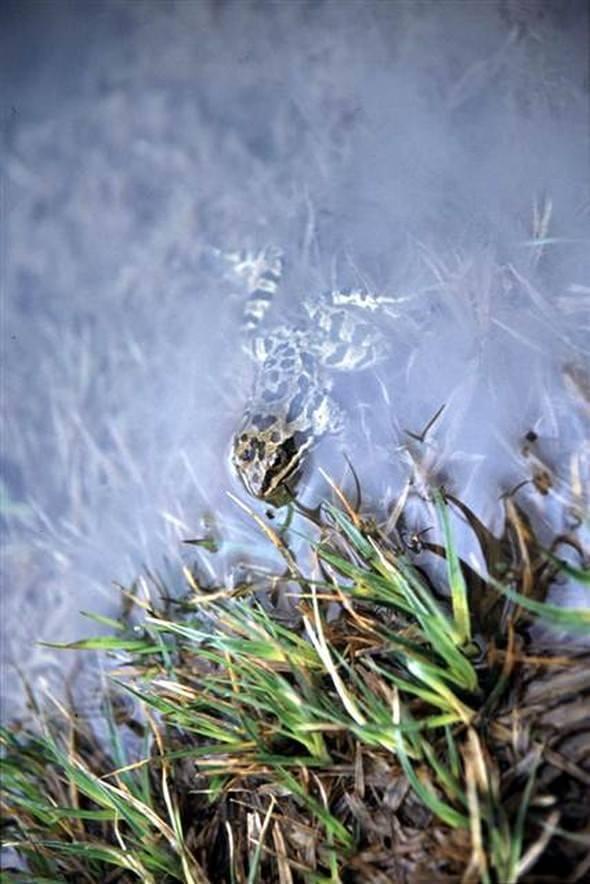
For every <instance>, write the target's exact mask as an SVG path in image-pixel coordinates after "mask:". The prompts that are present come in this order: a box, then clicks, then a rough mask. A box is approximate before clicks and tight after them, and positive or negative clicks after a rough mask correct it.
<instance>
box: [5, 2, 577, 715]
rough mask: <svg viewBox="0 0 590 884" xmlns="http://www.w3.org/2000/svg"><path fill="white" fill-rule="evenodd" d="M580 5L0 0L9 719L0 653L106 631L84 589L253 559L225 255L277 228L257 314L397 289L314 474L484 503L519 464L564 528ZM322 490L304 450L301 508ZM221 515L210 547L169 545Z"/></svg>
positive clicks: (37, 676)
mask: <svg viewBox="0 0 590 884" xmlns="http://www.w3.org/2000/svg"><path fill="white" fill-rule="evenodd" d="M584 7H585V5H584V4H582V3H578V2H576V0H572V2H570V3H563V2H559V3H555V4H552V3H542V4H541V3H539V4H536V3H531V4H526V3H524V4H523V3H518V2H510V0H504V2H502V0H498V2H497V3H492V4H477V3H473V4H455V3H445V2H441V3H439V4H427V5H422V4H416V3H404V2H400V3H389V4H384V3H363V4H360V3H359V4H353V3H350V4H336V3H330V2H324V3H314V4H307V3H290V4H265V3H262V4H260V3H249V2H241V3H205V2H200V3H167V4H164V5H161V4H155V3H143V2H141V3H140V2H138V3H134V4H129V3H118V2H111V3H104V4H97V5H96V6H95V5H92V4H85V5H84V9H83V10H82V7H74V6H72V5H71V4H67V3H63V4H62V3H53V4H46V5H43V4H36V3H16V2H8V3H6V4H4V5H3V9H2V13H1V16H2V22H1V24H2V27H1V33H2V37H1V39H2V42H3V45H2V47H0V48H1V49H2V52H1V53H0V55H1V57H2V59H3V62H2V63H3V65H4V67H5V69H4V72H3V76H2V78H1V80H2V84H3V85H2V103H1V110H2V122H3V129H4V135H5V151H4V160H3V187H4V197H3V201H4V213H3V214H4V225H3V254H4V268H3V275H4V288H5V291H6V294H7V298H6V307H5V322H4V329H3V332H4V333H3V338H4V347H5V372H4V377H3V392H4V396H3V402H4V406H5V415H4V419H5V433H4V439H3V446H2V463H1V466H2V496H3V504H2V519H3V523H4V524H3V527H4V529H5V534H4V537H5V539H4V545H3V553H4V555H3V571H4V581H3V601H2V605H3V611H2V612H3V617H2V630H3V634H2V639H3V641H2V654H3V694H4V698H5V703H6V705H5V714H6V713H8V714H11V713H12V712H13V711H14V709H15V708H16V706H14V705H13V704H16V703H17V702H18V698H19V696H20V687H19V684H18V680H17V679H16V677H15V675H14V672H13V670H12V669H10V668H9V667H8V666H7V665H6V663H7V662H8V661H14V662H17V663H18V664H19V666H20V667H21V668H22V669H24V670H25V671H26V672H28V674H29V675H30V676H31V678H32V679H33V681H34V683H36V684H43V683H45V682H47V683H49V684H52V685H54V684H55V682H56V678H55V674H56V673H57V672H59V671H60V668H61V667H62V666H63V665H64V658H63V657H61V658H57V659H56V657H55V656H54V655H53V654H52V652H50V651H49V650H48V649H44V648H34V649H33V648H32V642H33V641H34V640H35V639H37V638H39V637H40V636H42V637H44V638H47V639H52V640H68V639H72V638H74V637H79V636H80V635H81V634H84V632H89V631H90V632H94V631H95V628H96V627H95V626H94V625H90V626H88V625H86V622H85V621H84V620H82V619H81V618H80V616H79V615H78V611H79V610H80V609H91V610H97V609H98V610H103V611H109V612H112V611H115V610H117V606H118V596H117V593H116V592H115V591H114V590H113V589H112V587H111V582H112V581H120V582H123V583H124V582H128V581H130V580H133V579H134V578H135V577H136V575H137V573H138V571H139V570H140V569H141V567H142V566H147V567H149V568H150V569H152V571H154V572H159V573H163V572H164V571H166V570H167V569H168V568H170V570H174V562H175V561H176V560H183V561H185V562H188V563H193V561H194V559H195V557H197V558H198V561H199V569H200V575H201V577H202V579H203V580H204V581H205V582H206V581H210V583H211V584H215V583H216V582H218V581H220V580H222V579H224V576H225V575H227V573H228V572H229V571H230V570H231V567H232V566H233V565H234V564H235V563H236V562H237V561H239V560H242V559H244V558H246V557H250V558H251V559H254V560H256V561H258V562H260V563H261V564H262V565H270V564H271V561H270V559H269V554H268V552H267V550H266V547H265V549H264V551H263V550H262V549H261V547H260V543H259V537H258V533H257V531H256V528H255V527H254V526H253V525H252V524H251V523H250V522H249V521H248V520H247V519H246V518H245V517H244V516H243V514H242V513H241V512H240V511H239V510H238V509H237V508H236V507H235V506H234V505H233V504H232V503H231V501H230V500H229V499H228V497H227V496H226V491H227V490H232V491H233V492H235V493H237V494H240V495H243V494H244V492H243V489H242V487H241V486H240V485H239V483H237V481H236V479H235V477H234V476H233V475H232V473H231V471H230V469H229V448H230V440H231V437H232V434H233V432H234V429H235V427H236V425H237V424H238V423H239V421H240V418H241V415H242V411H243V408H244V403H245V402H246V400H247V398H248V396H249V393H250V389H251V385H252V382H253V379H254V375H255V366H254V365H253V363H252V362H251V360H250V359H249V358H248V356H247V354H246V353H245V352H244V346H243V344H244V341H243V339H242V337H241V332H240V331H239V329H240V324H241V317H242V311H243V308H244V297H243V288H241V287H240V285H237V284H236V280H233V279H232V278H231V274H228V273H227V272H226V268H224V267H222V266H221V264H222V263H223V262H220V261H218V260H215V259H214V258H212V255H214V254H215V252H216V250H222V251H223V250H228V251H229V250H233V249H259V248H263V247H265V246H267V245H269V244H271V245H275V246H278V247H280V248H281V249H282V250H283V251H284V253H285V273H284V281H283V284H282V286H281V290H280V291H279V292H278V293H277V295H276V298H275V300H274V302H273V305H272V307H271V309H270V310H269V312H268V314H267V316H266V318H265V320H264V322H265V324H266V328H267V329H272V328H273V327H274V326H276V325H277V324H278V323H283V322H285V321H292V322H294V323H296V322H297V317H298V315H299V314H300V312H301V309H302V307H303V304H304V302H306V301H307V302H308V301H309V299H310V298H313V297H314V295H315V293H318V292H323V291H325V290H329V289H334V288H344V287H347V286H348V287H353V288H359V287H362V288H365V289H369V290H371V291H376V292H382V293H385V294H386V295H388V296H390V297H391V298H395V299H399V303H397V304H396V306H395V312H396V316H395V319H392V317H391V316H389V317H388V318H387V319H385V318H382V317H379V315H377V314H376V315H375V317H374V319H373V321H374V322H375V323H377V324H379V323H380V322H383V323H385V326H384V327H385V329H386V336H387V340H388V344H389V348H388V355H387V358H386V359H384V360H383V361H381V362H379V364H377V365H375V366H374V367H373V368H371V369H367V370H365V371H361V372H358V373H347V374H344V373H342V374H340V375H338V376H334V390H333V395H334V398H335V399H336V400H337V401H338V403H339V404H340V405H341V406H342V408H343V410H344V413H345V414H346V426H345V430H344V432H343V433H341V434H340V435H339V436H327V437H325V438H324V440H323V441H322V443H321V445H319V446H318V449H317V451H316V453H315V455H314V462H315V465H316V466H323V467H324V468H325V469H326V470H328V472H329V473H330V474H332V475H333V476H334V477H335V478H336V479H337V480H339V481H340V480H342V481H344V482H345V483H349V484H350V483H351V480H350V473H347V470H348V468H347V466H346V459H345V457H344V455H346V456H347V457H348V458H349V459H350V461H351V462H352V463H353V465H354V467H355V469H356V471H357V473H358V475H359V476H360V478H361V480H362V483H363V486H364V488H365V496H366V497H367V498H370V499H372V501H373V502H374V503H375V505H379V506H382V507H383V508H384V509H385V510H386V511H387V510H388V509H390V508H391V506H392V503H393V502H394V501H395V500H396V499H397V497H398V496H399V495H400V493H401V491H402V488H403V487H404V483H405V482H406V481H407V479H408V477H409V476H410V475H411V474H416V472H417V474H418V475H422V476H423V477H425V478H427V477H429V476H432V477H436V478H439V479H440V478H443V479H444V481H445V483H446V485H447V487H449V488H451V489H452V490H453V491H455V493H457V494H459V495H461V496H463V497H464V498H465V499H466V501H467V502H468V503H469V505H470V506H472V508H473V509H474V510H476V511H477V512H478V513H479V514H480V515H481V516H482V517H483V518H485V519H486V520H487V521H488V522H489V523H490V524H492V525H496V526H498V523H499V520H500V518H501V512H502V511H501V505H500V503H499V500H498V498H499V496H500V494H501V493H502V492H505V491H507V490H509V489H511V488H513V487H515V486H516V485H518V484H519V483H521V482H523V481H524V480H527V479H528V480H531V481H530V482H529V483H528V484H526V485H524V486H523V487H522V488H521V490H520V491H519V492H518V494H519V498H518V499H519V501H520V502H521V503H522V504H523V505H526V507H527V509H528V510H529V512H531V513H532V514H533V516H534V518H535V519H536V520H537V522H538V523H539V526H541V529H543V530H545V531H546V532H547V534H548V535H549V534H550V533H551V532H555V531H561V530H565V529H566V528H568V527H571V526H569V525H568V524H566V522H567V520H568V519H573V518H575V514H574V515H572V514H571V512H570V507H571V506H572V505H575V506H577V507H578V509H580V508H582V509H583V507H584V506H585V505H586V504H587V501H585V500H584V498H583V493H584V489H585V487H586V488H587V487H588V451H587V448H586V449H584V445H585V444H587V443H586V441H585V440H586V439H587V437H588V407H589V405H588V399H589V397H588V374H587V371H588V303H589V295H590V280H589V274H588V270H589V267H588V264H589V258H588V255H590V249H588V239H589V234H590V231H589V226H590V225H589V215H590V194H589V192H588V191H589V186H590V185H589V181H588V175H587V157H586V147H587V131H588V129H587V127H588V116H587V114H588V110H587V108H588V104H587V98H588V96H587V89H588V86H587V83H586V82H585V81H584V76H585V52H586V46H587V38H588V18H587V14H586V11H585V8H584ZM443 404H444V405H445V406H446V407H445V409H444V410H443V411H442V413H441V414H440V416H439V418H438V420H437V421H436V422H435V424H434V425H433V426H432V427H431V429H430V431H429V432H428V433H427V434H426V438H425V439H424V440H423V441H419V439H416V438H414V437H415V436H420V431H421V430H422V429H423V428H424V427H425V426H426V425H427V424H428V422H429V420H430V419H431V418H432V417H433V416H434V415H435V414H436V412H437V410H438V409H439V408H440V406H441V405H443ZM408 431H410V433H412V434H413V436H412V435H409V434H408ZM527 434H528V439H527ZM531 440H532V441H531ZM325 491H326V484H325V481H324V480H323V479H322V477H321V475H320V473H319V472H318V471H317V470H314V471H311V472H309V473H308V475H307V477H306V480H305V481H304V485H303V487H302V497H303V500H304V501H305V502H306V503H308V504H312V503H314V502H316V501H317V499H318V497H320V496H321V495H322V494H323V493H325ZM252 503H253V506H254V507H255V508H258V509H259V510H260V511H261V512H264V507H263V506H258V505H257V504H256V503H254V502H252ZM416 518H417V525H416V527H418V528H419V527H420V525H421V522H420V519H421V518H422V519H423V518H424V517H423V516H422V517H421V516H420V515H419V514H417V516H416ZM203 520H204V521H203ZM212 522H213V523H214V527H213V528H212ZM410 527H411V526H410ZM211 531H213V533H214V534H215V535H216V536H217V537H218V538H219V537H222V538H223V543H222V546H221V549H220V551H219V552H217V553H210V552H208V551H207V550H206V549H203V548H197V547H194V546H190V545H182V544H181V543H180V540H182V539H187V538H199V537H203V536H205V535H207V532H211Z"/></svg>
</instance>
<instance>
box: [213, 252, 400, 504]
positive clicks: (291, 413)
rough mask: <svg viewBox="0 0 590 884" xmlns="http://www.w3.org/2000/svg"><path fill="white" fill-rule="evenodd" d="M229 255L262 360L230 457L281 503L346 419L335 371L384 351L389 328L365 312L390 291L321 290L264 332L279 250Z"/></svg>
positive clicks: (246, 479) (248, 480) (253, 487)
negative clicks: (297, 316)
mask: <svg viewBox="0 0 590 884" xmlns="http://www.w3.org/2000/svg"><path fill="white" fill-rule="evenodd" d="M230 260H232V262H233V264H234V270H235V271H236V272H237V273H238V275H240V276H242V277H243V278H245V279H246V280H247V283H248V288H249V297H248V300H247V305H246V310H245V323H244V325H245V328H246V330H247V331H248V334H249V347H248V349H249V352H250V354H251V355H252V356H253V358H254V359H255V361H256V363H257V371H256V376H255V380H254V386H253V390H252V394H251V396H250V400H249V402H248V404H247V406H246V409H245V412H244V416H243V418H242V422H241V425H240V426H239V428H238V430H237V432H236V434H235V436H234V439H233V444H232V462H233V465H234V467H235V470H236V472H237V474H238V476H239V477H240V479H241V481H242V483H243V484H244V486H245V488H246V489H247V491H248V492H249V493H250V494H252V495H253V496H254V497H257V498H259V499H261V500H265V501H268V502H269V503H272V504H274V505H275V506H281V505H283V504H284V503H285V502H287V501H288V500H290V499H292V497H293V492H294V488H295V486H296V483H297V480H298V478H299V476H300V474H301V469H302V466H303V464H304V461H305V459H306V457H307V455H308V454H309V452H310V451H311V450H312V448H313V447H314V445H315V444H316V442H317V441H318V440H319V439H320V438H321V437H322V436H324V435H325V434H326V433H336V432H339V431H340V429H341V428H342V426H343V416H342V412H341V409H340V407H339V406H338V404H337V403H336V402H335V400H334V399H333V398H332V395H331V388H332V383H333V379H332V375H333V373H334V372H340V371H353V370H355V369H362V368H367V367H369V366H371V365H374V364H375V362H377V361H378V360H380V359H381V358H383V357H384V356H385V355H386V354H387V350H388V348H387V346H386V338H385V336H384V334H383V333H382V331H381V330H380V328H379V326H378V324H377V323H376V322H375V320H374V319H373V320H372V321H371V320H370V319H368V318H367V317H368V316H369V315H370V314H371V313H373V312H374V311H376V310H379V309H380V308H381V307H382V305H383V304H384V303H388V302H389V303H390V302H392V299H384V298H377V297H376V296H374V295H370V294H369V293H366V292H361V291H352V292H350V291H346V292H344V291H342V292H330V293H326V294H322V295H320V296H317V297H316V298H314V299H307V300H306V301H304V304H303V309H304V317H303V320H302V321H301V322H300V323H297V324H294V325H281V326H278V327H276V328H271V329H270V330H269V331H268V332H267V333H266V334H260V333H259V332H258V329H259V326H260V324H261V322H262V320H263V319H264V317H265V314H266V312H267V310H268V308H269V306H270V304H271V301H272V298H273V296H274V294H275V292H276V290H277V288H278V285H279V283H280V278H281V274H282V256H281V255H280V253H279V252H277V251H276V250H272V251H267V252H263V253H258V254H257V255H254V256H250V258H248V256H243V255H234V256H231V258H230Z"/></svg>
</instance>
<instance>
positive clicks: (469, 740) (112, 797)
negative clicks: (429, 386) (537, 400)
mask: <svg viewBox="0 0 590 884" xmlns="http://www.w3.org/2000/svg"><path fill="white" fill-rule="evenodd" d="M335 491H336V497H337V498H338V506H335V505H334V504H329V503H326V504H325V505H324V506H323V507H322V510H321V515H320V516H319V517H318V518H317V519H316V520H315V525H314V526H313V532H314V537H313V539H312V540H310V541H309V545H310V549H311V550H312V553H313V562H314V565H313V567H312V568H311V569H309V570H310V571H311V573H303V572H302V571H301V570H300V566H299V565H298V563H297V561H296V558H295V556H294V555H293V553H292V552H291V550H290V549H289V546H288V543H287V541H286V539H285V537H286V535H285V536H283V535H282V534H281V532H277V531H275V530H274V529H273V528H272V527H270V526H269V525H268V524H267V523H262V522H261V524H264V530H265V532H266V534H267V536H268V537H269V539H270V541H271V542H273V543H274V544H275V545H276V546H277V548H278V549H279V550H280V551H281V553H282V555H283V556H284V558H285V561H286V572H285V574H284V575H282V576H277V577H276V578H275V579H273V580H270V581H269V579H268V578H266V582H265V583H263V584H261V583H260V581H259V582H258V584H253V585H251V586H250V587H249V589H248V588H246V591H244V589H245V588H244V587H243V586H242V587H241V588H238V589H233V590H231V591H229V590H224V589H220V590H219V591H217V592H213V593H211V592H207V593H205V592H203V591H201V590H200V589H199V586H198V582H197V581H196V580H195V578H194V576H193V575H191V574H189V573H188V572H187V578H188V584H189V590H190V591H189V593H188V594H187V597H186V599H184V600H183V601H182V603H181V604H180V605H179V606H178V607H177V608H176V609H175V610H176V615H175V616H170V614H169V612H168V611H167V612H166V613H164V612H163V610H162V608H161V606H160V608H158V607H157V606H156V605H150V604H147V603H145V608H146V611H145V618H144V620H143V621H142V625H141V628H140V631H138V629H137V627H135V629H131V627H129V626H128V625H127V624H126V622H124V621H123V620H121V622H118V621H117V622H113V624H112V625H113V627H114V631H115V634H114V635H113V636H110V637H107V638H98V639H95V640H86V641H84V642H79V643H77V645H76V647H79V648H86V649H89V648H103V649H106V650H117V651H120V652H126V653H127V654H128V655H129V662H128V665H126V666H125V667H122V668H121V669H120V670H119V675H118V677H115V682H116V684H117V686H118V689H119V690H120V691H123V692H125V694H126V695H131V696H133V697H134V698H135V700H136V703H137V710H138V711H137V714H136V716H135V717H134V718H132V719H131V720H128V721H127V723H126V724H124V723H119V724H117V721H116V714H115V711H114V707H113V705H112V704H111V703H110V702H108V703H107V705H108V714H107V720H108V722H109V727H110V735H111V736H110V744H111V745H110V748H109V750H108V751H107V750H106V749H105V747H104V746H103V747H102V748H100V749H99V747H98V745H97V740H96V738H93V736H92V733H91V732H88V731H86V730H84V728H83V727H82V726H81V724H80V722H79V721H78V720H77V719H76V717H75V716H73V715H71V716H70V717H69V718H67V717H66V718H65V719H64V720H62V721H61V723H60V724H59V726H56V725H55V723H53V724H51V723H48V722H45V723H44V726H43V731H42V733H41V735H39V736H33V735H32V734H29V733H22V732H17V731H15V730H5V731H4V733H3V737H2V739H3V744H4V754H3V761H2V764H3V787H4V797H3V805H4V824H3V825H4V841H5V843H6V844H9V845H12V846H14V847H15V848H16V850H17V852H18V854H19V855H20V857H21V858H24V859H25V860H26V868H27V870H26V871H24V870H21V871H17V870H16V869H15V868H13V869H9V868H7V869H6V870H5V871H4V875H5V876H6V877H5V879H6V880H7V881H8V880H10V881H23V882H24V881H35V882H49V881H55V882H57V881H60V882H63V881H72V882H73V881H76V882H79V881H87V882H97V884H98V882H101V884H102V882H131V881H134V880H140V881H144V882H173V881H184V882H190V884H205V882H211V884H222V882H223V884H254V882H268V884H270V882H273V884H274V882H280V884H295V882H316V884H319V882H331V884H336V882H375V884H385V882H405V881H407V882H430V881H437V882H438V881H445V880H448V881H462V882H479V881H481V882H485V884H488V882H489V884H494V882H497V884H500V882H501V884H504V882H516V881H523V882H524V881H527V882H533V881H539V882H541V881H543V882H545V881H547V882H548V881H558V880H559V881H570V882H575V881H582V880H587V877H586V876H587V875H588V873H589V871H590V851H589V847H590V832H589V825H590V753H589V748H590V715H589V709H590V703H589V700H590V670H589V668H588V661H589V654H588V651H587V650H584V649H583V643H578V644H575V643H571V644H570V646H569V647H568V648H567V650H565V651H564V650H562V649H559V648H558V647H557V646H555V647H554V648H553V649H552V650H548V649H547V648H548V646H547V647H546V648H545V649H543V646H541V645H538V646H536V645H535V643H534V642H533V640H532V638H531V635H530V626H531V622H532V621H534V620H536V619H539V618H541V619H542V620H546V621H550V622H552V623H553V624H554V625H557V626H559V627H562V628H564V629H567V630H568V631H572V630H576V631H578V632H579V631H585V632H586V634H587V633H588V631H589V630H590V612H589V611H587V610H572V609H562V608H559V607H555V606H553V605H550V604H547V602H546V595H547V592H548V590H549V588H550V587H551V585H552V584H553V583H554V581H555V578H556V576H557V574H558V573H559V572H562V573H563V572H565V573H566V574H567V576H568V578H570V579H571V580H573V581H579V582H580V583H583V584H588V583H589V582H590V574H589V572H588V571H587V570H584V563H583V560H582V556H581V554H580V561H581V565H580V567H574V566H572V565H571V564H566V563H565V562H562V561H560V560H559V559H558V558H557V556H556V554H555V553H556V551H557V549H558V546H557V544H556V545H555V547H554V548H552V549H543V548H542V547H541V546H540V544H539V542H538V541H537V539H536V537H535V535H534V532H533V530H532V528H531V525H530V524H529V522H528V520H527V519H526V517H525V515H524V513H522V512H521V511H520V510H519V508H518V507H517V506H516V505H515V504H514V503H513V502H512V501H511V500H510V499H507V501H506V523H505V531H504V535H503V536H502V537H501V538H496V537H495V536H493V535H492V534H491V533H490V532H489V531H488V530H487V529H486V528H485V527H484V526H483V525H482V524H481V523H480V522H479V521H478V520H477V518H476V517H475V516H474V515H473V513H471V512H470V511H469V509H468V508H467V507H466V506H465V505H464V504H463V503H461V502H460V501H459V500H457V499H455V498H453V497H451V496H450V495H446V496H445V495H444V493H443V492H442V491H434V492H433V504H434V507H435V509H436V512H437V516H438V522H439V535H440V537H439V540H438V542H435V541H432V542H427V541H426V540H425V539H424V537H423V536H417V537H414V538H412V540H411V542H410V543H408V542H406V541H405V539H404V538H400V535H399V533H398V532H397V531H396V530H395V528H392V527H391V520H390V525H389V527H388V528H387V529H385V528H383V527H380V526H379V525H378V524H377V523H376V522H375V521H374V520H372V519H367V518H364V517H361V515H359V513H358V512H357V511H356V510H355V509H354V508H353V507H352V506H351V505H350V503H349V502H348V500H347V499H346V498H345V497H344V496H343V495H342V493H341V492H340V491H339V490H338V489H335ZM453 511H455V512H457V513H459V514H460V515H461V516H462V518H463V519H464V520H465V521H466V522H467V523H468V525H469V526H470V528H471V530H472V531H473V535H474V538H475V539H477V541H478V543H479V545H480V547H481V552H482V554H483V557H484V559H485V562H486V573H485V574H483V575H482V574H479V573H476V571H475V570H474V569H473V567H471V566H470V565H468V564H467V563H466V562H464V561H462V560H460V558H459V556H458V554H457V550H456V544H455V542H454V540H453V534H452V527H451V515H452V513H453ZM255 518H256V519H257V520H258V521H260V520H259V517H255ZM310 518H311V517H310ZM310 530H311V528H310ZM558 540H559V542H560V543H563V542H564V540H565V542H569V543H571V545H572V547H573V548H575V547H576V544H577V541H576V540H575V538H573V537H571V538H563V537H562V538H559V539H558ZM417 552H420V553H424V552H425V553H427V554H429V555H430V557H431V559H432V561H433V562H435V561H436V560H437V559H438V561H439V562H441V563H444V568H443V572H442V573H444V577H443V578H440V577H437V578H435V577H434V576H433V574H437V573H439V574H440V573H441V571H440V568H439V569H438V570H437V569H436V568H434V569H430V570H427V569H426V568H425V567H424V566H423V565H422V564H418V563H417V561H416V560H415V553H417ZM418 561H419V562H422V559H418ZM277 588H278V590H279V592H280V594H281V596H282V600H283V604H282V605H279V606H278V607H276V608H274V607H273V604H272V602H271V599H272V598H273V597H274V596H273V593H272V592H271V591H270V590H271V589H272V590H273V591H276V590H277ZM287 596H288V597H291V606H290V608H289V607H286V606H285V605H284V600H285V597H287ZM211 614H213V615H214V616H213V618H212V617H211ZM64 722H65V723H64ZM126 727H127V728H132V730H133V732H134V733H135V734H136V735H139V736H137V739H138V740H141V741H143V748H142V750H141V751H140V753H139V757H136V758H135V760H133V759H130V757H129V756H128V755H127V754H126V749H125V740H124V739H123V737H124V730H125V728H126Z"/></svg>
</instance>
